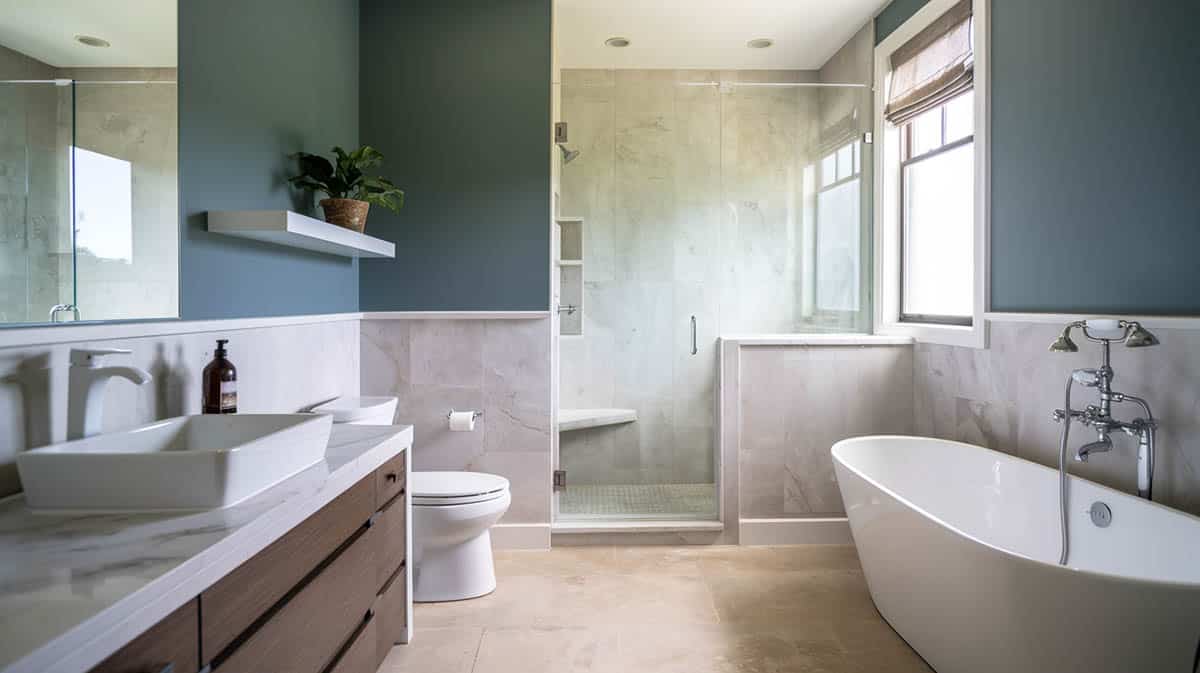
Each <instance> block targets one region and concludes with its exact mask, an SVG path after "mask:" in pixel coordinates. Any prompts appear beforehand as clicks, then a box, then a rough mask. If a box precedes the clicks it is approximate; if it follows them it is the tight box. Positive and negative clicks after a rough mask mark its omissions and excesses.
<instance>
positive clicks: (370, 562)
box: [214, 527, 379, 673]
mask: <svg viewBox="0 0 1200 673" xmlns="http://www.w3.org/2000/svg"><path fill="white" fill-rule="evenodd" d="M377 530H378V529H377V528H375V527H370V528H365V529H363V531H362V533H361V534H360V535H358V536H357V537H356V538H355V539H354V541H353V542H351V543H350V544H349V546H348V547H346V548H345V549H343V550H342V551H341V553H339V554H338V555H337V556H336V557H335V558H334V559H333V561H332V562H330V563H329V565H327V566H326V567H325V568H324V569H322V570H321V571H320V573H319V574H318V575H317V576H316V577H314V578H313V579H312V581H310V582H309V583H308V584H306V585H304V587H303V588H302V589H300V590H299V592H297V593H296V594H295V595H294V596H292V597H291V598H290V599H289V600H288V601H287V602H286V603H284V604H283V605H282V606H281V607H280V608H279V609H278V611H277V612H275V613H274V614H272V615H271V617H270V619H268V620H267V621H265V622H264V623H263V624H262V625H261V626H260V627H259V628H258V630H256V631H254V632H253V633H252V634H251V635H250V636H249V637H248V638H247V639H246V641H245V642H244V643H242V644H241V645H239V646H238V647H237V648H236V649H234V650H233V651H232V653H230V654H229V656H228V657H227V658H226V659H224V661H221V662H218V663H217V665H216V666H215V669H214V670H215V671H216V673H265V672H268V671H271V672H279V673H285V672H286V673H320V672H321V671H323V670H324V669H325V667H327V666H328V665H329V664H330V662H331V661H332V660H333V659H334V657H335V656H336V655H337V653H338V651H339V650H340V649H341V647H342V645H343V644H344V643H345V642H346V641H347V640H349V638H350V636H351V635H352V634H353V633H354V632H355V630H356V629H357V628H358V627H359V626H360V625H361V624H362V623H363V620H364V619H365V618H366V615H367V613H368V612H369V611H370V609H371V604H372V602H373V601H374V600H375V578H376V576H377V575H376V573H377V572H378V564H379V558H378V546H377V543H378V540H379V538H378V536H377V535H376V532H377Z"/></svg>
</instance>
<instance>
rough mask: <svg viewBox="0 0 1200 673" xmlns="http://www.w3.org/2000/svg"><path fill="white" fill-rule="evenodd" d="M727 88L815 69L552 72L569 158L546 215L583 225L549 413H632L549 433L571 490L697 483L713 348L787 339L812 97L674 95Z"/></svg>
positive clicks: (703, 456) (770, 92) (793, 308)
mask: <svg viewBox="0 0 1200 673" xmlns="http://www.w3.org/2000/svg"><path fill="white" fill-rule="evenodd" d="M739 79H740V80H743V81H763V82H765V81H814V80H815V79H816V73H815V72H810V71H803V72H801V71H796V72H769V71H753V72H738V71H731V72H715V71H713V72H710V71H672V70H608V71H600V70H570V69H568V70H564V71H563V76H562V83H563V85H562V111H563V119H564V120H565V121H567V122H568V123H569V124H570V125H571V134H572V138H573V141H572V143H573V144H577V146H578V147H579V148H580V149H582V150H583V154H582V155H581V156H580V157H579V158H578V159H576V160H575V161H574V162H572V163H571V165H570V166H567V167H565V168H564V170H563V177H562V190H563V193H562V198H561V204H562V208H563V210H562V214H563V215H569V216H578V217H582V218H583V219H584V238H585V249H584V277H585V281H586V283H585V299H584V305H585V309H584V335H583V337H582V338H581V339H580V340H581V341H583V343H582V344H580V343H578V342H577V341H568V340H563V341H562V350H561V384H560V385H561V390H562V395H561V398H560V399H561V406H562V407H563V408H587V407H621V408H633V409H636V410H637V412H638V416H639V420H638V422H636V423H634V424H633V425H632V426H631V427H620V428H613V429H609V430H603V429H602V430H597V431H594V432H590V433H584V434H577V433H569V434H568V435H564V436H563V438H562V444H561V446H560V452H561V454H562V456H563V461H564V463H570V464H572V465H574V466H576V467H575V468H573V469H572V476H571V478H572V480H573V481H576V482H577V483H656V482H660V481H668V482H680V481H683V482H689V481H691V480H693V479H695V478H697V476H706V475H710V474H712V473H713V472H714V470H715V456H714V453H713V452H712V451H711V450H709V451H708V452H707V453H706V452H705V447H707V448H708V449H711V448H712V445H713V443H714V441H715V440H714V436H713V435H714V433H715V410H716V385H715V379H716V359H717V353H716V348H717V345H716V344H717V337H718V336H719V335H720V334H721V333H722V332H733V331H762V332H787V331H793V330H794V329H795V327H796V324H797V311H798V306H799V301H800V300H799V296H800V293H801V291H802V289H803V288H802V287H801V284H800V280H799V275H800V272H801V266H800V262H799V260H798V257H799V255H798V250H799V239H800V237H801V229H802V227H803V215H802V210H803V207H804V201H803V197H802V196H800V195H799V194H800V192H801V191H802V189H801V186H802V182H803V180H802V174H803V170H804V166H805V165H808V164H810V163H811V160H812V156H813V155H812V152H811V146H812V140H813V138H815V135H814V133H813V132H812V130H811V128H810V127H814V125H815V123H816V122H815V121H814V120H813V119H808V117H814V118H815V116H816V114H817V97H816V93H815V91H812V90H795V89H735V90H733V92H732V93H731V92H728V91H726V92H722V91H721V90H720V89H718V88H717V87H689V86H680V85H679V84H680V83H681V82H701V81H704V82H711V81H718V80H739ZM693 315H694V316H696V318H697V321H698V327H699V329H698V332H699V339H698V344H697V345H698V348H699V352H698V353H697V354H696V355H695V356H693V355H692V354H691V352H690V349H691V323H690V319H691V316H693ZM605 433H609V434H611V437H608V438H607V439H606V440H604V441H599V440H597V439H596V436H597V435H602V434H605ZM598 445H601V446H603V449H602V451H603V455H605V456H606V457H607V458H609V459H610V460H609V462H608V463H607V466H606V464H605V463H604V462H602V461H599V460H597V459H596V454H595V453H594V452H595V451H596V450H597V446H598ZM574 451H592V452H593V453H591V454H589V455H587V456H580V457H579V458H578V459H575V458H573V457H571V455H570V454H571V453H572V452H574ZM585 466H586V467H585ZM591 468H595V470H594V471H593V470H592V469H591Z"/></svg>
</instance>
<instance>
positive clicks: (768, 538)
mask: <svg viewBox="0 0 1200 673" xmlns="http://www.w3.org/2000/svg"><path fill="white" fill-rule="evenodd" d="M738 543H739V544H742V545H771V544H853V543H854V540H853V539H852V538H851V537H850V522H849V521H848V520H847V519H846V518H845V517H830V518H822V519H742V520H740V521H738Z"/></svg>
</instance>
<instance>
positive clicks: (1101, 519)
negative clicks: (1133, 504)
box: [1088, 501, 1112, 528]
mask: <svg viewBox="0 0 1200 673" xmlns="http://www.w3.org/2000/svg"><path fill="white" fill-rule="evenodd" d="M1088 514H1090V515H1091V517H1092V523H1094V524H1096V527H1097V528H1108V526H1109V524H1111V523H1112V510H1111V509H1109V508H1108V505H1106V504H1104V503H1102V502H1099V501H1097V502H1093V503H1092V507H1091V509H1089V510H1088Z"/></svg>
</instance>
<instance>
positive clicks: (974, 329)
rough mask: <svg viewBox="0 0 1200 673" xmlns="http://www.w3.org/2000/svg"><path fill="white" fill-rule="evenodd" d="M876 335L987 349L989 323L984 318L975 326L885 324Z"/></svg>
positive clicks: (877, 330)
mask: <svg viewBox="0 0 1200 673" xmlns="http://www.w3.org/2000/svg"><path fill="white" fill-rule="evenodd" d="M875 333H876V334H881V335H886V336H904V337H909V338H911V339H912V340H913V341H914V342H916V343H930V344H940V345H943V346H959V347H962V348H987V321H986V320H984V319H983V318H982V317H977V318H976V319H975V324H973V325H970V326H963V325H935V324H932V323H911V322H884V323H881V324H880V325H879V326H878V328H877V329H876V330H875Z"/></svg>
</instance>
